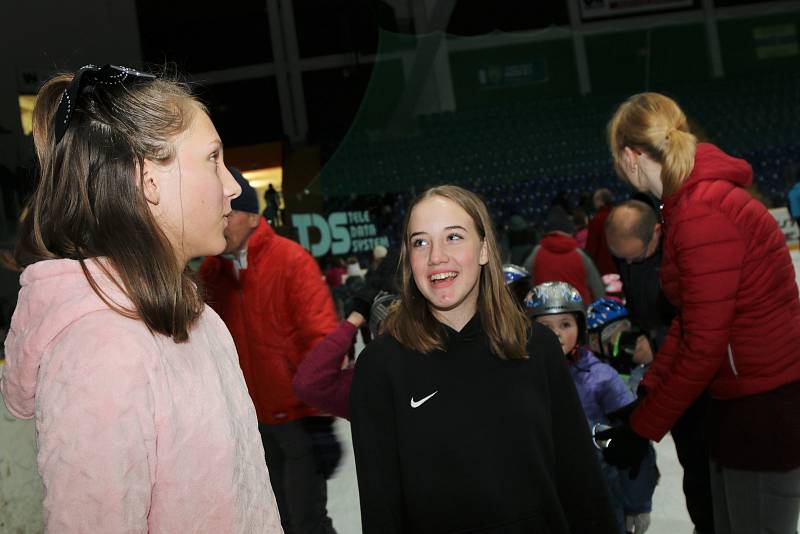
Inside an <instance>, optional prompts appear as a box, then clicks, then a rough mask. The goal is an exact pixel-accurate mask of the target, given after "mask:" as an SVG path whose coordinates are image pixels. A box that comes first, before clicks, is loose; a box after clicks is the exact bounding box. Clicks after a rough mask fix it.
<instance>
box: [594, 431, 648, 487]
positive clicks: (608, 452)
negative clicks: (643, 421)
mask: <svg viewBox="0 0 800 534" xmlns="http://www.w3.org/2000/svg"><path fill="white" fill-rule="evenodd" d="M594 437H595V440H597V441H605V440H611V441H610V442H609V443H608V447H606V448H605V449H603V458H605V461H606V462H607V463H608V464H609V465H613V466H614V467H619V468H620V469H630V472H629V474H628V475H629V478H630V479H631V480H633V479H635V478H636V477H637V475H638V474H639V468H640V467H641V465H642V460H643V459H644V457H645V455H646V454H647V446H648V444H649V443H650V441H649V440H648V439H647V438H643V437H642V436H640V435H639V434H637V433H636V432H634V431H633V429H632V428H631V427H630V426H629V425H628V424H627V423H626V424H624V425H620V426H615V427H614V428H609V429H608V430H603V431H602V432H598V433H597V434H595V435H594Z"/></svg>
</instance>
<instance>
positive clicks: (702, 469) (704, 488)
mask: <svg viewBox="0 0 800 534" xmlns="http://www.w3.org/2000/svg"><path fill="white" fill-rule="evenodd" d="M707 405H708V393H707V392H704V393H703V394H702V395H700V397H699V398H698V399H697V400H696V401H695V402H694V404H692V405H691V406H690V407H689V408H688V409H687V410H686V412H684V414H683V415H682V416H681V418H680V419H678V422H677V423H675V426H673V427H672V430H671V433H672V439H673V441H675V450H676V451H677V453H678V461H679V462H680V463H681V466H682V467H683V494H684V495H685V496H686V509H687V510H688V511H689V517H690V518H691V519H692V523H694V526H695V528H696V529H697V532H698V533H699V534H713V532H714V505H713V500H712V498H711V478H710V474H709V467H708V440H707V439H706V432H705V420H706V410H707V407H708V406H707Z"/></svg>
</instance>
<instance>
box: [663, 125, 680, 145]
mask: <svg viewBox="0 0 800 534" xmlns="http://www.w3.org/2000/svg"><path fill="white" fill-rule="evenodd" d="M676 130H677V128H675V127H674V126H670V127H669V128H667V134H666V135H665V136H664V140H665V141H669V138H670V137H671V136H672V134H673V133H675V131H676Z"/></svg>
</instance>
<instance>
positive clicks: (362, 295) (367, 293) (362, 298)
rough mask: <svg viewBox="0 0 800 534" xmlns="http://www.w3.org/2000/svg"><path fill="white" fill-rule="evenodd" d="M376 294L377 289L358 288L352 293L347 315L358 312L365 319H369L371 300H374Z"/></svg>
mask: <svg viewBox="0 0 800 534" xmlns="http://www.w3.org/2000/svg"><path fill="white" fill-rule="evenodd" d="M377 294H378V290H376V289H373V288H371V287H364V288H362V289H359V290H358V291H357V292H356V293H355V294H354V295H353V298H352V301H351V306H350V310H348V312H347V315H350V314H351V313H352V312H357V313H360V314H361V316H362V317H364V319H365V320H367V321H369V310H370V308H372V301H374V300H375V295H377Z"/></svg>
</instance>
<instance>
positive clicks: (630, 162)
mask: <svg viewBox="0 0 800 534" xmlns="http://www.w3.org/2000/svg"><path fill="white" fill-rule="evenodd" d="M638 156H639V154H638V152H636V151H635V150H634V149H632V148H631V147H629V146H626V147H625V148H623V149H622V157H623V158H624V160H625V165H626V166H627V167H628V168H629V169H631V170H633V169H635V168H636V167H637V166H638V165H639V158H638Z"/></svg>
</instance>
